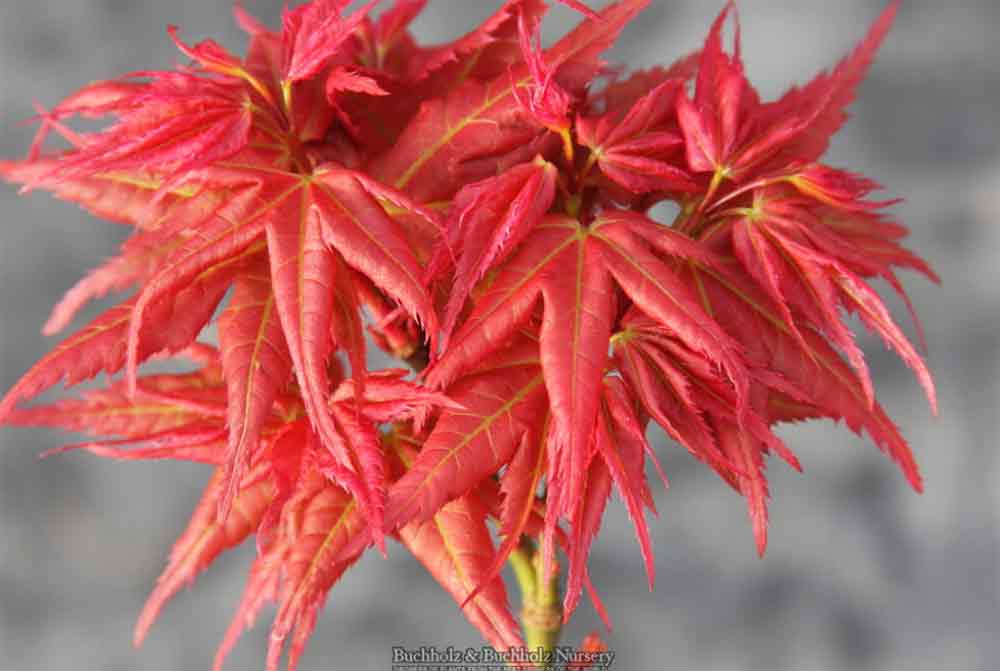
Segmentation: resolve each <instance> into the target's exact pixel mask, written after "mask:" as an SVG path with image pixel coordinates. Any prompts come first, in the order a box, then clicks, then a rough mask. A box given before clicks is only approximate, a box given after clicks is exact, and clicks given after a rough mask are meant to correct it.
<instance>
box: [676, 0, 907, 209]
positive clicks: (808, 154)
mask: <svg viewBox="0 0 1000 671" xmlns="http://www.w3.org/2000/svg"><path fill="white" fill-rule="evenodd" d="M897 8H898V3H895V2H894V3H892V4H890V5H889V6H888V7H887V8H886V10H885V11H884V12H883V14H882V16H881V17H880V18H879V19H878V20H877V21H876V22H875V24H874V25H873V26H872V29H871V31H870V32H869V34H868V36H867V37H866V38H865V40H864V41H863V42H862V43H861V45H860V46H859V47H858V49H857V50H856V51H855V52H854V53H853V54H852V55H851V56H849V57H848V58H847V59H845V60H844V61H843V62H842V63H841V64H840V65H839V66H838V67H837V68H836V69H835V70H834V71H833V73H832V74H829V75H827V74H821V75H820V76H819V77H818V78H817V79H815V80H814V81H813V82H812V83H810V84H808V85H807V86H805V87H804V88H803V89H801V90H799V89H793V90H792V91H790V92H789V93H788V94H786V95H785V96H784V97H782V98H781V99H780V100H778V101H776V102H774V103H766V104H765V103H761V101H760V98H759V96H758V94H757V92H756V90H755V89H754V88H753V86H752V85H751V84H750V83H749V81H748V80H747V78H746V75H745V74H744V69H743V62H742V58H741V55H740V49H739V25H738V24H737V26H736V36H735V49H734V53H733V54H732V55H730V54H727V53H725V51H724V50H723V47H722V29H723V27H724V25H725V22H726V19H727V18H728V16H729V14H730V13H731V12H732V13H734V5H733V3H732V2H730V3H729V4H727V5H726V8H725V9H724V10H723V11H722V13H721V14H720V15H719V17H718V18H717V19H716V20H715V23H714V24H713V25H712V28H711V30H710V32H709V36H708V39H707V40H706V41H705V45H704V47H703V49H702V51H701V56H700V60H699V65H698V75H697V79H696V86H695V93H694V98H693V99H691V98H689V97H688V96H687V94H682V95H680V96H678V97H677V120H678V123H679V125H680V128H681V131H682V133H683V135H684V140H685V148H686V156H687V164H688V167H689V169H690V170H691V171H692V172H695V173H702V174H705V173H707V174H708V175H710V178H711V184H710V185H709V187H708V192H707V194H706V197H705V200H706V201H707V200H709V199H710V198H711V197H712V195H713V194H714V192H715V190H716V189H717V188H718V187H719V186H720V185H721V183H722V182H723V181H724V180H733V181H736V182H746V181H749V180H751V179H752V178H753V177H754V176H757V175H760V174H762V173H766V172H770V171H773V170H778V169H781V168H782V167H784V166H787V165H789V164H791V163H793V162H795V161H803V162H809V161H813V160H815V159H816V158H818V157H819V155H820V154H822V152H823V151H824V150H825V148H826V144H827V142H828V140H829V137H830V135H832V134H833V133H834V132H835V131H836V130H837V129H838V128H839V126H840V125H841V123H842V122H843V119H844V118H845V116H844V115H845V113H844V107H845V106H846V105H847V104H848V103H850V102H851V99H852V98H853V96H854V90H855V88H856V87H857V84H858V83H859V82H860V80H861V79H862V77H863V76H864V73H865V71H866V69H867V67H868V65H869V64H870V63H871V60H872V57H873V55H874V53H875V51H876V50H877V49H878V46H879V45H880V43H881V41H882V39H883V38H884V37H885V34H886V32H887V31H888V29H889V27H890V26H891V24H892V20H893V18H894V17H895V13H896V10H897Z"/></svg>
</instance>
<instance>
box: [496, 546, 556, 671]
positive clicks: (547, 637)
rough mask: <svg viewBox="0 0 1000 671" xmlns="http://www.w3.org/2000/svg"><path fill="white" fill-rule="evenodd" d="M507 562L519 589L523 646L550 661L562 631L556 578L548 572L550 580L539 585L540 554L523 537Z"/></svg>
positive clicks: (554, 572)
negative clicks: (541, 654) (539, 652)
mask: <svg viewBox="0 0 1000 671" xmlns="http://www.w3.org/2000/svg"><path fill="white" fill-rule="evenodd" d="M508 561H509V562H510V565H511V567H513V569H514V575H515V576H516V577H517V583H518V585H519V586H520V587H521V627H522V628H523V629H524V642H525V645H527V647H528V649H529V650H540V651H541V652H542V653H543V654H544V655H545V658H551V655H552V652H553V651H554V650H555V647H556V645H558V643H559V635H560V633H561V632H562V601H561V599H560V598H559V578H558V575H557V574H556V571H554V570H553V571H551V577H550V579H549V580H548V581H547V582H546V583H545V584H542V573H543V571H542V565H541V564H542V558H541V552H539V551H538V550H537V549H536V548H535V545H534V543H532V542H531V540H529V539H528V538H526V537H525V538H522V539H521V544H520V546H519V547H517V548H516V549H515V550H514V551H513V552H511V554H510V558H509V559H508ZM539 668H540V669H546V668H549V666H548V665H544V666H542V667H539Z"/></svg>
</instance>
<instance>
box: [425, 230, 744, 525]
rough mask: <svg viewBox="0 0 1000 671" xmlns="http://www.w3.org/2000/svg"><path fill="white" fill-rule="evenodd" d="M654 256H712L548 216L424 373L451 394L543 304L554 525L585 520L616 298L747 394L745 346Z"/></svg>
mask: <svg viewBox="0 0 1000 671" xmlns="http://www.w3.org/2000/svg"><path fill="white" fill-rule="evenodd" d="M654 249H657V250H662V251H665V252H667V253H668V254H677V255H681V256H685V255H694V256H695V257H699V256H700V257H705V256H706V253H705V252H703V251H702V250H700V249H699V248H698V247H697V245H696V244H694V243H692V242H691V241H690V240H688V239H687V238H684V237H682V236H678V235H674V234H672V233H671V232H669V231H666V230H664V229H662V228H661V227H659V226H657V225H656V224H654V223H653V222H652V221H650V220H648V219H646V218H645V217H643V216H641V215H637V214H633V213H624V212H622V213H615V212H607V213H605V214H604V215H602V216H601V217H600V218H598V219H597V220H596V221H595V222H594V223H592V224H591V225H590V226H585V225H583V224H581V223H580V222H579V221H577V220H575V219H572V218H570V217H566V216H558V215H549V216H548V217H547V218H546V219H544V220H543V221H542V223H540V224H539V225H538V226H537V227H536V228H535V229H534V231H532V233H531V234H530V235H529V236H528V237H527V238H525V240H524V241H523V242H522V244H521V247H520V249H519V250H518V251H517V252H515V253H514V255H513V256H511V257H510V258H509V260H508V261H507V262H506V263H504V264H503V265H502V266H501V267H500V268H499V269H498V272H497V274H496V277H495V278H494V279H493V280H492V282H491V284H490V286H489V288H488V289H487V290H486V291H485V292H484V294H483V295H482V297H481V298H480V299H479V301H478V302H477V303H476V305H475V307H474V308H473V310H472V312H471V313H470V315H469V317H468V319H467V320H466V321H465V322H464V323H463V325H462V326H461V327H460V328H459V329H458V331H457V332H456V334H455V336H454V337H453V339H452V341H451V346H450V347H449V349H448V351H446V352H445V353H444V354H443V355H442V356H441V358H440V359H439V360H438V361H437V362H436V363H435V364H434V365H433V366H432V367H431V369H430V370H429V372H428V374H427V381H428V383H429V384H431V385H434V386H437V387H444V386H447V385H448V384H449V383H450V382H451V381H452V380H454V379H456V378H457V377H458V376H459V374H460V371H462V370H465V369H468V368H469V367H470V366H474V365H476V364H477V363H478V362H480V361H482V360H483V359H484V357H486V356H488V355H490V354H491V353H493V352H495V351H496V350H498V349H500V348H501V347H502V346H503V345H505V344H506V342H507V340H508V339H509V338H510V337H511V336H513V335H514V334H515V333H516V331H517V330H518V329H519V328H520V327H522V326H523V325H524V324H525V323H526V322H527V320H529V319H530V318H531V317H532V315H533V314H534V311H535V308H536V306H537V305H538V303H539V302H541V303H542V321H541V327H540V329H539V350H540V356H541V368H542V372H543V375H544V380H545V388H546V391H547V394H548V398H549V404H550V408H551V412H552V423H553V426H552V429H551V431H550V432H549V435H548V439H547V450H548V472H547V482H548V489H547V505H548V508H547V510H548V511H549V512H550V518H549V520H548V524H549V526H550V527H552V526H553V525H554V524H555V521H556V519H557V518H558V517H559V516H565V517H567V518H570V519H573V518H574V516H577V515H580V514H582V513H581V512H579V511H575V507H576V506H577V505H578V502H579V501H580V500H581V497H583V495H584V491H585V487H586V485H585V483H586V482H587V481H588V479H589V478H588V475H587V472H588V466H587V462H588V461H589V455H590V454H591V450H590V445H591V440H592V435H593V432H594V427H595V422H596V421H597V416H598V411H599V407H600V390H601V380H602V379H603V377H604V373H605V370H606V368H607V366H608V356H607V352H608V347H609V342H610V338H611V335H612V331H613V328H614V320H615V316H616V314H617V311H618V304H619V300H620V299H619V291H620V292H621V293H622V294H623V295H624V296H625V297H627V298H628V299H629V300H631V301H632V302H634V303H635V304H636V305H638V306H640V307H641V308H642V309H643V310H644V311H645V312H646V313H647V314H649V315H651V316H653V317H654V319H656V321H657V322H658V323H660V324H662V325H664V327H665V328H668V329H670V330H671V331H672V332H674V333H677V334H678V336H679V337H680V338H682V339H683V341H684V342H685V343H687V344H689V346H690V347H692V348H693V349H695V350H696V351H698V352H699V353H700V354H701V355H702V356H704V357H706V358H707V359H708V360H709V361H710V362H712V364H713V365H716V366H718V367H720V368H721V369H722V370H724V371H725V372H726V375H727V376H728V378H729V379H730V380H731V383H732V384H733V385H735V389H736V390H737V397H738V398H739V399H742V398H743V397H744V396H745V394H746V388H747V384H748V382H747V378H746V373H745V370H744V367H743V364H742V359H741V355H740V353H739V350H740V348H739V346H738V345H737V344H736V343H735V342H734V341H732V340H731V339H730V338H729V336H728V335H726V334H725V333H724V332H722V331H721V330H720V329H717V328H716V326H715V322H714V321H713V320H712V319H711V318H710V317H709V316H708V315H706V314H705V313H704V312H703V311H702V307H701V305H700V304H699V302H698V300H697V299H696V298H695V296H694V295H693V294H692V293H691V290H690V288H689V287H688V286H687V285H686V284H685V283H684V282H682V281H680V280H679V278H678V276H677V275H676V273H675V271H674V270H673V269H672V268H671V266H670V265H669V264H667V263H665V262H663V261H661V260H659V259H658V258H657V257H656V255H655V254H654V252H653V250H654ZM741 403H743V401H742V400H740V401H739V402H738V404H741ZM595 468H600V467H595ZM550 536H551V534H550Z"/></svg>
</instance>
